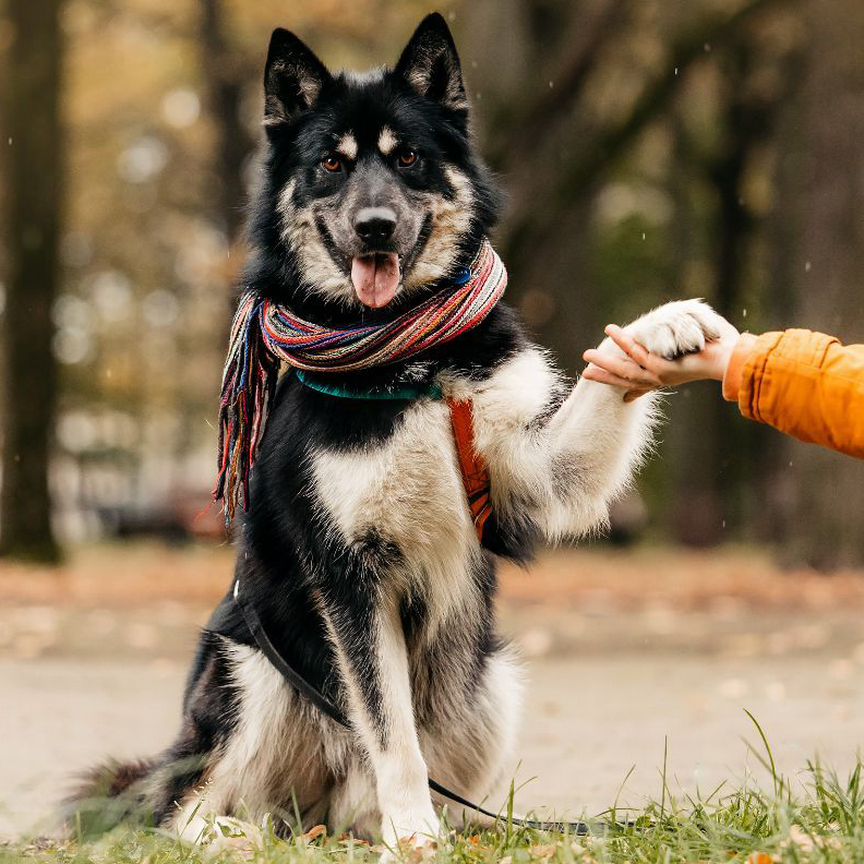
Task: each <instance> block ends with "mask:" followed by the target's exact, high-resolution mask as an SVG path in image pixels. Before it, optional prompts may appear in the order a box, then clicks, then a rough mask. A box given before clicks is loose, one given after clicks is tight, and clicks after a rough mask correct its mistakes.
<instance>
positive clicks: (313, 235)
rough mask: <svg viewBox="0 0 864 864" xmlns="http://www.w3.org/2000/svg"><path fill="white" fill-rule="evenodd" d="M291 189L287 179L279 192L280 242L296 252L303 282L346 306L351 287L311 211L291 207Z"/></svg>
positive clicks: (351, 298) (292, 187) (351, 297)
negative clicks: (335, 260)
mask: <svg viewBox="0 0 864 864" xmlns="http://www.w3.org/2000/svg"><path fill="white" fill-rule="evenodd" d="M294 186H295V181H294V180H290V181H289V182H288V183H286V184H285V187H284V188H283V189H282V191H281V192H280V193H279V204H278V206H277V210H278V211H279V215H280V216H281V219H282V232H281V233H282V239H283V240H284V241H285V243H287V244H288V245H289V246H291V248H293V249H294V251H295V252H296V253H297V256H298V258H299V259H300V269H301V271H302V273H303V278H304V280H305V281H306V282H307V283H308V284H309V285H313V286H315V288H316V289H318V290H319V291H321V292H326V293H328V294H329V295H330V296H331V297H333V298H334V299H335V300H338V301H340V302H341V303H343V304H344V305H346V306H347V305H349V304H350V303H351V302H352V301H353V300H354V299H355V294H354V286H353V285H352V284H351V280H350V279H349V278H348V277H347V276H346V275H345V274H344V273H343V272H342V271H341V270H340V269H339V268H338V267H337V266H336V263H335V262H334V261H333V258H332V257H331V256H330V253H329V252H328V251H327V249H326V248H325V246H324V243H323V241H322V240H321V235H320V234H319V233H318V229H317V227H316V226H315V216H314V214H313V212H312V208H311V207H303V208H299V209H298V208H297V207H295V206H294V200H293V196H294Z"/></svg>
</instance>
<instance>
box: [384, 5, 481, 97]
mask: <svg viewBox="0 0 864 864" xmlns="http://www.w3.org/2000/svg"><path fill="white" fill-rule="evenodd" d="M396 74H397V75H401V76H402V77H403V78H404V79H405V80H406V81H407V82H408V83H409V84H410V85H411V87H413V88H414V90H416V91H417V92H418V93H419V94H420V95H421V96H425V97H426V98H427V99H432V100H433V101H435V102H438V103H440V104H441V105H443V106H444V107H445V108H448V109H449V110H451V111H459V112H463V113H464V112H467V111H468V98H467V96H466V95H465V84H464V82H463V81H462V68H461V66H460V65H459V54H458V53H457V51H456V43H455V42H454V41H453V36H452V35H451V33H450V28H449V27H448V26H447V22H446V21H445V20H444V18H443V17H442V16H441V15H440V14H439V13H438V12H433V13H432V14H431V15H427V16H426V17H425V18H424V19H423V20H422V21H421V22H420V26H419V27H418V28H417V29H416V30H415V31H414V35H413V36H412V37H411V39H410V40H409V41H408V44H407V45H406V46H405V50H404V51H403V52H402V56H401V57H400V58H399V62H398V63H397V64H396Z"/></svg>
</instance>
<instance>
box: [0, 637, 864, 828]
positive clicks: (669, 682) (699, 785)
mask: <svg viewBox="0 0 864 864" xmlns="http://www.w3.org/2000/svg"><path fill="white" fill-rule="evenodd" d="M630 623H631V624H633V626H634V627H635V626H636V624H635V623H634V622H630ZM637 623H638V622H637ZM622 625H623V626H625V627H626V626H627V621H623V622H622ZM631 632H632V628H631ZM532 633H533V635H531V634H532ZM528 635H529V638H528V639H527V644H526V648H527V649H528V650H529V651H533V652H534V653H541V654H542V650H543V647H544V646H543V645H539V646H538V644H537V642H538V639H539V638H540V637H538V636H537V634H536V632H534V631H528ZM532 639H533V642H534V644H533V646H532ZM541 641H542V640H541ZM745 653H746V652H745ZM861 653H862V652H861V651H860V650H859V649H856V648H855V646H854V645H853V644H851V643H850V644H835V642H833V641H829V643H828V644H826V645H822V646H821V647H820V648H819V649H818V650H816V649H814V650H813V651H812V652H809V653H802V652H800V651H791V652H789V653H785V654H779V655H776V656H765V655H763V654H760V653H758V652H757V653H752V652H751V654H750V656H723V655H719V656H716V655H714V656H712V655H710V654H704V653H698V654H694V653H692V652H690V653H687V652H683V651H675V652H674V653H669V652H664V651H662V650H661V651H651V650H648V651H637V650H625V651H616V652H610V651H603V650H599V649H598V650H594V651H586V652H585V653H584V654H579V655H576V654H573V653H567V654H563V655H562V654H554V653H553V654H548V653H547V654H545V655H544V656H540V657H535V658H533V659H531V660H530V661H529V663H528V668H529V688H528V693H527V708H528V710H527V711H526V716H527V718H528V719H526V722H525V723H524V724H523V732H522V736H521V747H520V756H521V766H519V767H518V774H517V777H518V779H519V780H528V779H529V778H532V777H534V778H536V779H534V780H533V781H532V782H530V783H529V784H528V785H527V786H526V787H525V788H524V789H522V791H521V792H520V793H519V795H518V799H517V802H518V804H519V806H520V809H522V810H525V809H528V808H534V807H541V806H543V805H547V806H549V807H552V808H554V810H555V812H556V813H558V814H559V815H561V814H563V813H565V812H566V813H567V814H569V815H571V816H578V815H579V814H580V813H582V812H588V813H594V812H597V811H599V810H602V809H603V808H605V807H607V806H608V805H609V804H611V803H612V801H613V800H614V799H615V796H616V793H617V792H618V788H619V786H620V784H621V782H622V781H623V780H624V778H625V776H626V775H627V773H628V771H629V770H630V768H631V766H633V765H634V764H635V766H636V768H635V770H634V772H633V773H632V775H631V776H630V778H629V780H628V781H627V784H626V788H625V790H624V792H623V794H622V796H621V801H622V802H629V803H632V804H639V803H640V802H642V801H643V800H644V796H649V795H651V796H653V795H657V794H658V793H659V788H660V780H659V773H658V772H659V768H660V767H661V765H662V761H663V748H664V739H665V738H668V742H669V745H668V746H669V776H670V777H671V778H672V786H673V790H675V789H681V790H684V791H686V792H689V793H691V794H693V793H694V792H695V791H696V790H697V789H700V790H702V792H703V793H707V792H708V791H710V790H712V789H713V788H714V787H715V786H716V785H717V784H718V783H719V782H721V781H722V780H724V779H729V780H733V781H735V780H740V779H741V778H743V776H744V775H745V773H746V771H747V769H748V766H749V767H750V768H755V769H757V773H758V771H761V769H759V768H758V764H757V761H756V760H755V759H754V758H753V757H752V755H751V756H749V757H748V753H747V748H746V746H745V744H744V743H743V741H742V738H746V739H747V740H749V741H752V742H755V741H756V739H757V735H756V732H755V730H754V729H753V727H752V725H751V724H750V723H749V721H748V720H747V718H746V717H745V715H744V713H743V711H742V708H743V707H747V708H749V709H750V710H751V711H752V712H753V713H754V714H755V715H756V716H757V717H758V718H759V720H760V722H761V723H762V724H763V726H764V728H765V730H766V732H767V733H768V735H769V737H770V739H771V741H772V744H773V747H774V752H775V757H776V758H777V761H778V764H779V766H780V768H781V770H782V771H783V772H785V773H791V772H795V771H798V770H800V769H801V768H803V767H804V765H805V762H806V760H807V759H808V758H809V757H812V756H813V755H814V754H815V753H816V752H817V751H818V752H819V753H820V754H821V755H822V756H823V758H824V761H825V762H826V763H827V764H830V765H833V766H835V767H836V768H838V769H840V770H843V771H845V770H847V769H848V768H849V766H850V765H851V764H852V762H853V760H854V756H855V753H856V752H857V750H858V749H859V747H860V746H861V743H862V739H864V727H862V722H861V721H862V718H864V664H862V662H860V659H856V658H859V655H860V654H861ZM184 673H185V662H184V661H182V660H181V659H179V658H169V659H166V658H162V659H155V660H147V661H141V660H135V659H133V658H129V659H115V660H111V661H108V660H105V659H101V660H95V661H94V660H89V659H88V660H85V659H81V658H74V657H72V658H62V657H61V658H55V659H50V658H49V659H45V658H43V659H35V660H7V661H3V662H0V692H2V694H3V700H2V702H3V707H2V710H0V742H2V750H0V801H2V802H3V804H4V807H3V809H2V810H0V834H12V833H17V832H19V831H22V830H26V829H29V828H32V827H33V826H34V825H38V824H39V820H40V818H42V817H44V815H45V813H46V812H47V811H48V810H49V809H50V806H51V804H52V802H53V801H56V799H57V797H58V796H59V795H61V794H62V793H63V791H64V790H66V789H68V788H69V778H70V774H72V773H74V772H75V771H77V770H80V769H81V768H83V767H86V766H87V765H90V764H92V763H94V762H96V761H98V760H99V759H101V758H103V757H104V756H105V755H106V754H111V755H114V756H118V757H124V756H136V755H146V754H148V753H152V752H154V751H156V750H158V749H159V748H160V747H162V746H163V745H164V744H165V743H166V742H167V741H168V740H169V739H170V737H171V736H172V734H173V732H174V729H175V726H176V723H177V715H178V710H179V703H180V693H181V690H182V683H183V675H184ZM516 769H517V766H516V765H515V764H514V772H515V771H516Z"/></svg>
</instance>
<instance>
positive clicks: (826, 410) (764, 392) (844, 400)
mask: <svg viewBox="0 0 864 864" xmlns="http://www.w3.org/2000/svg"><path fill="white" fill-rule="evenodd" d="M723 395H724V396H725V397H726V398H727V399H729V400H730V401H737V402H738V407H739V408H740V409H741V413H742V414H743V415H744V416H745V417H747V418H749V419H750V420H758V421H759V422H760V423H767V424H769V425H770V426H774V427H775V428H777V429H779V430H780V431H781V432H786V433H787V434H788V435H792V436H793V437H794V438H798V439H800V440H801V441H808V442H812V443H815V444H821V445H822V446H823V447H830V448H831V449H832V450H839V451H840V452H841V453H847V454H848V455H850V456H857V457H858V458H859V459H861V458H864V345H845V346H844V345H841V344H840V342H839V341H838V340H837V339H835V338H834V337H833V336H826V335H825V334H824V333H813V332H811V331H810V330H787V331H786V332H784V333H765V334H763V335H762V336H759V337H755V336H750V335H748V334H745V335H743V336H742V337H741V339H740V340H739V343H738V345H737V346H736V347H735V351H734V352H733V354H732V358H731V359H730V361H729V366H728V368H727V370H726V377H725V379H724V381H723Z"/></svg>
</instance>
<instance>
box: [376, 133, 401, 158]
mask: <svg viewBox="0 0 864 864" xmlns="http://www.w3.org/2000/svg"><path fill="white" fill-rule="evenodd" d="M398 143H399V142H398V141H397V140H396V136H395V135H394V134H393V130H392V129H391V128H390V127H389V126H384V127H382V129H381V134H380V135H379V136H378V149H379V150H380V151H381V155H382V156H389V155H390V154H391V153H392V152H393V151H394V150H395V149H396V145H397V144H398Z"/></svg>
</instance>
